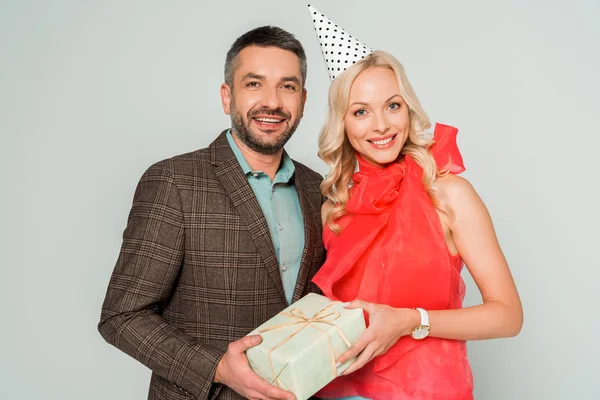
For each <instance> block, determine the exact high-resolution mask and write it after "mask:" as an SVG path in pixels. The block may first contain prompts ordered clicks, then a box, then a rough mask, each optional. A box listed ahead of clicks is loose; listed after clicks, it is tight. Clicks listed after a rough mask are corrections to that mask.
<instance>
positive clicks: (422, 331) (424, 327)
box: [410, 308, 430, 340]
mask: <svg viewBox="0 0 600 400" xmlns="http://www.w3.org/2000/svg"><path fill="white" fill-rule="evenodd" d="M415 310H417V311H418V312H419V314H421V325H419V326H417V327H416V328H415V330H413V331H412V333H411V334H410V336H412V338H413V339H416V340H421V339H425V338H426V337H427V336H428V335H429V329H430V326H429V316H428V315H427V311H425V310H423V309H422V308H415Z"/></svg>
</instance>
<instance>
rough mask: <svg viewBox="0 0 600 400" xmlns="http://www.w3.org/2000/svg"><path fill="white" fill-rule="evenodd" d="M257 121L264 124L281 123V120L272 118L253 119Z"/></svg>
mask: <svg viewBox="0 0 600 400" xmlns="http://www.w3.org/2000/svg"><path fill="white" fill-rule="evenodd" d="M255 119H256V120H257V121H259V122H264V123H267V124H276V123H278V122H281V121H282V120H280V119H274V118H255Z"/></svg>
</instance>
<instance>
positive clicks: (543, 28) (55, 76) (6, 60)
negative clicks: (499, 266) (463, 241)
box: [0, 0, 600, 400]
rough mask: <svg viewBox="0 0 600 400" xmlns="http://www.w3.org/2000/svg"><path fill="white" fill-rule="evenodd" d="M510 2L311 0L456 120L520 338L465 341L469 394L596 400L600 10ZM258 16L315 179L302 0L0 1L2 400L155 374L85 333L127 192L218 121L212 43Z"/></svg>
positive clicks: (93, 390)
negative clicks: (304, 86)
mask: <svg viewBox="0 0 600 400" xmlns="http://www.w3.org/2000/svg"><path fill="white" fill-rule="evenodd" d="M522 3H523V2H518V1H496V2H487V1H486V2H482V1H475V0H473V1H466V0H464V1H447V0H446V1H441V0H440V1H402V0H393V1H392V0H389V1H385V0H372V1H368V2H365V1H348V0H327V1H326V0H318V1H316V2H314V3H313V5H314V6H315V7H317V8H318V9H319V10H320V11H322V12H324V13H326V14H327V15H329V16H330V17H331V18H332V19H333V20H334V21H335V22H336V23H338V24H340V25H341V26H343V27H344V28H346V29H347V30H348V31H349V32H350V33H351V34H353V35H355V36H356V37H357V38H359V39H360V40H362V41H364V42H365V43H367V44H369V45H370V46H372V47H373V48H379V49H385V50H388V51H390V52H392V53H393V54H394V55H396V56H397V57H398V58H399V59H400V60H401V61H402V62H403V64H404V65H405V67H406V69H407V72H408V75H409V78H410V79H411V81H412V83H413V86H414V87H415V90H416V91H417V93H418V94H419V97H420V99H421V101H422V103H423V105H424V107H425V109H426V110H427V112H428V113H429V115H430V117H431V119H432V121H439V122H443V123H446V124H451V125H455V126H457V127H459V128H460V135H459V144H460V147H461V149H462V152H463V155H464V158H465V162H466V165H467V172H466V173H465V174H464V176H465V177H467V178H468V179H469V180H470V181H471V182H472V183H473V185H474V186H475V188H476V189H477V190H478V192H479V193H480V195H481V197H482V198H483V199H484V201H485V202H486V204H487V206H488V207H489V209H490V212H491V214H492V216H493V219H494V222H495V225H496V228H497V232H498V236H499V239H500V242H501V244H502V247H503V249H504V251H505V253H506V256H507V258H508V261H509V263H510V265H511V268H512V271H513V273H514V277H515V280H516V282H517V285H518V288H519V290H520V294H521V296H522V299H523V304H524V308H525V325H524V327H523V331H522V333H521V334H520V335H519V336H518V337H516V338H513V339H508V340H494V341H487V342H474V343H469V353H470V359H471V362H472V366H473V370H474V374H475V385H476V389H475V394H476V398H478V399H486V400H487V399H490V400H501V399H502V400H504V399H543V400H554V399H572V398H577V399H598V398H600V382H598V381H599V379H600V373H599V372H598V371H597V370H596V365H597V363H598V361H597V360H598V359H600V345H599V344H598V341H599V340H600V339H599V337H600V323H599V322H598V311H597V308H598V305H599V304H600V301H599V300H600V296H599V291H600V284H599V278H600V274H599V272H598V270H599V267H600V263H599V261H598V259H599V256H600V254H599V250H598V249H599V248H600V244H599V243H598V239H600V235H599V234H598V231H597V227H598V224H599V222H600V215H599V211H598V204H600V198H599V191H598V183H599V181H600V179H599V178H598V161H597V158H596V157H595V156H596V154H597V153H598V148H599V145H600V140H599V139H598V133H599V130H598V127H597V114H598V111H597V110H598V107H599V106H600V102H599V101H598V99H597V96H598V94H599V93H600V78H599V77H598V73H599V71H600V55H599V54H600V52H599V50H598V49H599V39H600V27H599V26H600V3H599V2H598V1H597V0H589V1H583V0H579V1H566V0H565V1H530V2H528V3H529V4H528V5H525V4H522ZM263 24H275V25H279V26H281V27H283V28H285V29H288V30H290V31H291V32H293V33H294V34H296V35H297V37H298V38H299V39H300V40H301V41H302V43H304V45H305V47H306V50H307V54H308V59H309V77H308V104H307V107H306V112H305V118H304V120H303V122H302V123H301V125H300V128H299V129H298V131H297V132H296V134H295V136H294V137H293V139H292V140H291V142H290V143H289V145H288V146H287V148H288V151H289V152H290V153H291V155H292V156H293V157H295V158H297V159H299V160H300V161H303V162H305V163H307V164H308V165H310V166H311V167H313V168H314V169H316V170H318V171H320V172H322V173H325V172H326V168H325V165H324V164H323V163H322V162H321V161H320V160H319V159H318V158H317V156H316V149H317V142H316V141H317V135H318V131H319V129H320V126H321V123H322V121H323V119H324V116H325V110H326V94H327V89H328V85H329V80H328V77H327V72H326V70H325V68H324V63H323V61H322V58H321V54H320V51H319V47H318V45H317V42H316V38H315V34H314V31H313V28H312V21H311V19H310V17H309V15H308V11H307V9H306V4H305V2H304V1H295V0H294V1H285V2H284V1H282V0H258V1H255V2H251V1H241V0H240V1H212V2H210V3H201V2H200V1H191V0H188V1H184V0H181V1H169V2H167V1H157V0H145V1H116V0H112V1H95V2H91V1H76V0H61V1H58V0H57V1H42V0H38V1H33V0H12V1H0V60H1V62H0V135H1V143H0V163H1V164H0V171H1V174H2V175H1V178H2V179H1V188H2V189H1V190H2V196H0V201H1V202H2V203H1V205H0V206H1V207H0V210H1V212H2V215H1V221H2V222H1V223H0V226H1V235H2V236H1V237H0V243H1V246H2V248H1V249H0V250H1V251H0V254H1V260H2V261H1V271H2V278H1V279H0V301H1V303H0V304H2V306H3V307H2V315H1V317H0V325H1V327H2V328H1V329H0V399H3V400H5V399H6V400H9V399H10V400H12V399H67V400H71V399H73V400H75V399H81V398H85V399H88V400H92V399H115V400H118V399H142V398H145V396H146V392H147V386H148V379H149V375H150V373H149V371H148V370H147V369H146V368H145V367H143V366H141V365H140V364H138V363H137V362H136V361H134V360H132V359H130V358H129V357H128V356H126V355H124V354H123V353H121V352H119V351H118V350H116V349H114V348H112V347H110V346H109V345H108V344H106V343H104V342H103V341H102V339H101V337H100V335H99V334H98V333H97V331H96V324H97V322H98V319H99V314H100V306H101V302H102V299H103V296H104V293H105V290H106V286H107V283H108V279H109V276H110V273H111V271H112V268H113V265H114V262H115V260H116V257H117V253H118V250H119V246H120V240H121V239H120V236H121V233H122V231H123V229H124V227H125V223H126V218H127V213H128V211H129V208H130V205H131V200H132V196H133V191H134V188H135V185H136V183H137V180H138V179H139V177H140V176H141V174H142V172H143V171H144V170H145V169H146V168H147V167H148V166H149V165H151V164H152V163H153V162H155V161H158V160H160V159H163V158H167V157H170V156H172V155H175V154H178V153H183V152H187V151H191V150H194V149H197V148H200V147H204V146H206V145H207V144H208V143H209V142H211V141H212V140H213V138H214V137H215V136H216V134H217V133H218V132H220V130H221V129H223V128H226V127H227V126H228V124H229V120H228V118H227V117H226V116H225V115H224V114H223V113H222V109H221V105H220V98H219V85H220V83H221V82H222V68H223V61H224V57H225V52H226V51H227V49H228V47H229V45H230V44H231V43H232V42H233V40H234V39H235V38H236V37H237V36H238V35H240V34H241V33H243V32H244V31H246V30H247V29H250V28H253V27H256V26H258V25H263ZM465 279H466V280H467V284H468V297H467V301H466V304H473V303H477V302H478V301H480V296H479V294H478V291H477V288H476V287H475V285H474V284H473V282H472V281H471V279H470V277H469V276H468V274H467V273H465Z"/></svg>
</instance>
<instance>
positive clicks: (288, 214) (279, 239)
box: [227, 130, 304, 304]
mask: <svg viewBox="0 0 600 400" xmlns="http://www.w3.org/2000/svg"><path fill="white" fill-rule="evenodd" d="M227 140H228V141H229V146H230V147H231V150H233V154H235V157H236V158H237V160H238V162H239V163H240V166H241V167H242V171H244V174H246V179H248V183H249V184H250V187H251V188H252V190H253V191H254V195H255V196H256V199H257V200H258V204H259V205H260V208H261V209H262V212H263V214H264V216H265V219H266V220H267V225H268V226H269V233H270V235H271V240H272V241H273V246H274V247H275V255H276V256H277V262H278V263H279V272H280V274H281V281H282V283H283V290H284V291H285V297H286V298H287V301H288V304H291V302H292V297H293V295H294V288H295V287H296V280H297V279H298V271H299V270H300V260H301V258H302V251H303V250H304V218H303V217H302V209H301V208H300V200H299V199H298V192H296V187H295V186H294V181H293V179H292V178H293V176H294V169H295V168H294V163H293V162H292V160H291V158H290V157H289V156H288V155H287V154H285V153H284V155H283V158H282V159H281V164H280V165H279V169H278V170H277V174H276V175H275V179H273V181H272V182H271V179H270V178H269V176H268V175H267V174H265V173H264V172H262V171H253V170H252V169H251V168H250V165H248V162H247V161H246V159H245V158H244V155H243V154H242V152H241V151H240V148H239V147H238V145H237V143H235V141H234V140H233V137H232V136H231V130H230V131H228V132H227Z"/></svg>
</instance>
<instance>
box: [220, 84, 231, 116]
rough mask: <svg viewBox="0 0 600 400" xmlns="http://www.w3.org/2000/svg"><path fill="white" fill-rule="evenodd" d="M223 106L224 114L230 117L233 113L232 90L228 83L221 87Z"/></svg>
mask: <svg viewBox="0 0 600 400" xmlns="http://www.w3.org/2000/svg"><path fill="white" fill-rule="evenodd" d="M221 104H222V105H223V112H224V113H225V114H227V115H229V113H230V112H231V88H230V87H229V85H228V84H226V83H223V84H222V85H221Z"/></svg>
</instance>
